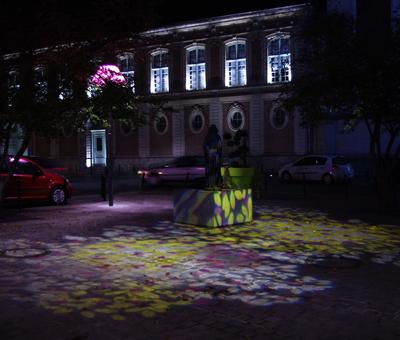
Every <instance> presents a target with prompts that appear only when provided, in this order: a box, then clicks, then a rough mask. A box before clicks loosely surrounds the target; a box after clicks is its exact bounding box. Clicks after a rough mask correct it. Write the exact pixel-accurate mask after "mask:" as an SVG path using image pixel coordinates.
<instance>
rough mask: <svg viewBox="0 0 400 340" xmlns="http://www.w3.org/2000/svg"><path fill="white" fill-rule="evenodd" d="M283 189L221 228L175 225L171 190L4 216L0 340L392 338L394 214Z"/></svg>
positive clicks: (395, 322)
mask: <svg viewBox="0 0 400 340" xmlns="http://www.w3.org/2000/svg"><path fill="white" fill-rule="evenodd" d="M296 188H297V189H300V191H299V192H297V191H296V190H297V189H296ZM290 190H294V192H295V194H294V195H289V196H285V197H277V196H279V195H278V194H277V192H274V191H273V190H272V191H269V192H268V191H267V193H266V195H265V196H264V198H263V199H258V200H255V207H254V215H255V218H254V221H253V223H251V224H247V225H242V226H234V227H226V228H223V229H216V228H214V229H205V228H200V227H194V226H184V225H177V224H174V223H173V222H172V214H173V210H172V209H173V207H172V190H171V188H170V187H165V188H162V189H156V190H154V189H153V190H151V189H150V190H145V191H126V192H123V193H119V194H117V195H116V198H115V205H114V207H108V204H107V202H104V201H102V200H101V198H100V195H99V194H91V195H78V196H75V197H74V198H73V199H72V200H71V202H70V204H68V205H67V206H62V207H54V206H46V205H37V206H29V207H23V208H22V209H21V210H18V209H17V208H8V209H7V210H6V214H5V215H3V217H2V220H1V221H0V235H1V239H0V255H1V256H0V272H1V274H2V275H1V276H0V338H1V339H63V340H69V339H70V340H72V339H75V340H77V339H174V340H175V339H307V340H308V339H399V338H400V284H399V283H400V218H399V215H396V214H394V215H377V214H376V213H375V211H374V210H373V209H372V207H373V201H371V197H369V196H363V195H358V196H357V200H356V199H355V197H354V196H353V199H351V198H352V196H351V195H350V199H346V196H345V195H343V196H342V194H341V191H337V194H335V195H334V193H333V192H332V193H331V196H332V197H331V199H326V195H324V196H323V198H321V196H320V193H319V192H317V191H308V192H306V194H305V195H304V193H303V191H302V187H295V188H289V191H290ZM338 190H341V189H338ZM88 192H89V190H87V192H86V193H88ZM82 193H83V190H82ZM289 197H290V199H289Z"/></svg>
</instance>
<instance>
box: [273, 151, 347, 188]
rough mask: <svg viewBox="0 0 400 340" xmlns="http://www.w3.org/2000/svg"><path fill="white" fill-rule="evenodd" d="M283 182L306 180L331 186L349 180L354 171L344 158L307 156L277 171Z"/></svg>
mask: <svg viewBox="0 0 400 340" xmlns="http://www.w3.org/2000/svg"><path fill="white" fill-rule="evenodd" d="M278 176H279V178H280V179H281V180H283V181H290V180H307V181H321V182H323V183H325V184H332V183H333V182H337V181H346V180H351V179H352V178H353V177H354V170H353V166H352V165H351V163H350V162H349V161H348V160H347V159H345V158H344V157H340V156H335V155H308V156H305V157H302V158H300V159H297V160H296V161H294V162H292V163H289V164H286V165H284V166H283V167H282V168H281V169H279V171H278Z"/></svg>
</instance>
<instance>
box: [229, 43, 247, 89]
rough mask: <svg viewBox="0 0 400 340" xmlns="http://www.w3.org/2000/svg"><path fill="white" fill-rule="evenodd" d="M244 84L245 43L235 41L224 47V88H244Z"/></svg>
mask: <svg viewBox="0 0 400 340" xmlns="http://www.w3.org/2000/svg"><path fill="white" fill-rule="evenodd" d="M246 82H247V80H246V43H245V41H242V40H235V41H234V42H230V43H227V44H226V46H225V86H227V87H232V86H244V85H246Z"/></svg>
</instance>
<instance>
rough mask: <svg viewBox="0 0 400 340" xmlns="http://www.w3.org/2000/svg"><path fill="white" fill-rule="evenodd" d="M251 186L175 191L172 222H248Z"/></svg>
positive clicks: (195, 223)
mask: <svg viewBox="0 0 400 340" xmlns="http://www.w3.org/2000/svg"><path fill="white" fill-rule="evenodd" d="M251 192H252V190H251V189H236V190H220V191H210V190H195V189H184V190H176V191H175V193H174V221H176V222H180V223H185V224H191V225H199V226H209V227H219V226H226V225H231V224H239V223H244V222H251V220H252V219H253V200H252V195H251Z"/></svg>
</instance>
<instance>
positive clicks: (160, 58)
mask: <svg viewBox="0 0 400 340" xmlns="http://www.w3.org/2000/svg"><path fill="white" fill-rule="evenodd" d="M168 91H169V78H168V51H167V50H157V51H155V52H153V53H152V54H151V85H150V92H151V93H160V92H168Z"/></svg>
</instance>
